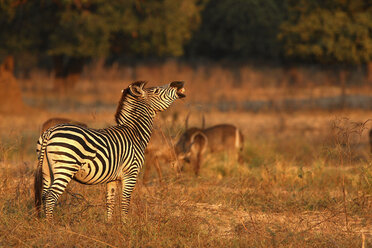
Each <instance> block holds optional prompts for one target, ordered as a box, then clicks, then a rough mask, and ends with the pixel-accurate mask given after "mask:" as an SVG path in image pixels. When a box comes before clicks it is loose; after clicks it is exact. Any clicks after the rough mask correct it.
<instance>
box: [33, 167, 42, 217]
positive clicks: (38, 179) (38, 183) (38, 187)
mask: <svg viewBox="0 0 372 248" xmlns="http://www.w3.org/2000/svg"><path fill="white" fill-rule="evenodd" d="M34 190H35V208H36V214H37V217H40V212H41V204H42V199H41V192H42V190H43V170H42V167H41V166H38V167H37V168H36V171H35V182H34Z"/></svg>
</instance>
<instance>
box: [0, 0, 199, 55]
mask: <svg viewBox="0 0 372 248" xmlns="http://www.w3.org/2000/svg"><path fill="white" fill-rule="evenodd" d="M196 2H197V1H196V0H192V1H189V0H176V1H174V0H163V1H155V0H153V1H146V2H142V1H127V0H120V1H112V2H108V1H104V0H91V1H74V0H64V1H21V2H19V3H18V2H17V3H14V1H10V0H9V1H8V0H6V1H1V3H0V22H1V24H2V29H1V30H0V40H1V41H0V55H1V54H4V56H5V55H7V54H12V55H14V53H16V52H19V53H25V52H30V51H34V52H36V53H38V54H39V55H42V54H46V55H49V56H64V57H66V58H69V57H70V58H71V57H73V58H97V57H107V56H108V55H109V54H110V53H111V54H112V53H114V54H115V53H116V54H118V53H119V54H120V55H128V54H131V55H135V56H137V55H145V56H148V55H155V56H167V55H171V56H180V55H182V54H183V45H184V44H185V42H187V41H188V40H189V39H190V37H191V31H192V30H193V29H195V28H196V27H197V25H198V23H199V19H200V18H199V7H198V6H197V4H196ZM35 13H37V14H35ZM3 27H4V28H3Z"/></svg>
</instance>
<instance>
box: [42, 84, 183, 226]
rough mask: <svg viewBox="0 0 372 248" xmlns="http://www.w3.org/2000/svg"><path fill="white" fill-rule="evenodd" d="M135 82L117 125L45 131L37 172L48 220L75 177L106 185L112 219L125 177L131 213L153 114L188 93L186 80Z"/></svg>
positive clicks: (63, 126) (125, 195)
mask: <svg viewBox="0 0 372 248" xmlns="http://www.w3.org/2000/svg"><path fill="white" fill-rule="evenodd" d="M144 85H145V82H135V83H133V84H131V85H129V87H128V88H127V89H125V90H123V92H122V96H121V99H120V102H119V105H118V108H117V111H116V114H115V118H116V122H117V123H118V125H116V126H113V127H109V128H105V129H91V128H86V127H82V126H78V125H73V124H60V125H57V126H54V127H52V128H50V129H48V130H47V131H46V132H44V133H43V134H42V135H41V137H40V138H39V141H38V146H37V152H38V159H39V163H38V167H37V171H36V174H35V206H36V209H37V211H38V213H39V212H40V208H41V205H42V204H43V206H44V211H45V214H46V217H47V219H48V220H51V219H52V218H53V208H54V206H55V204H56V202H57V200H58V198H59V196H60V195H61V194H62V193H63V192H64V190H65V189H66V187H67V185H68V183H69V182H70V181H71V179H74V180H76V181H78V182H80V183H83V184H102V183H106V184H107V195H106V205H107V220H111V218H112V213H113V209H114V202H115V201H114V198H115V193H116V186H117V182H120V181H121V182H122V199H121V210H122V211H121V214H122V220H124V219H125V216H126V214H127V213H128V208H129V203H130V198H131V193H132V191H133V189H134V186H135V184H136V180H137V176H138V174H139V172H140V170H141V168H142V165H143V162H144V151H145V148H146V146H147V144H148V142H149V140H150V136H151V131H152V126H153V119H154V117H155V115H156V113H157V112H160V111H164V110H166V109H167V108H168V107H169V106H170V105H171V104H172V102H174V101H175V100H176V99H178V98H183V97H185V95H184V94H183V92H184V88H183V82H172V83H170V84H167V85H164V86H160V87H151V88H144Z"/></svg>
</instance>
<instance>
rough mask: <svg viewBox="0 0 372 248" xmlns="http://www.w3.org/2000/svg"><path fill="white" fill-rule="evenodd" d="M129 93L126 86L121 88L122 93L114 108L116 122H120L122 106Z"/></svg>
mask: <svg viewBox="0 0 372 248" xmlns="http://www.w3.org/2000/svg"><path fill="white" fill-rule="evenodd" d="M128 95H129V88H126V89H125V90H123V93H122V94H121V97H120V100H119V103H118V107H117V108H116V113H115V121H116V123H117V124H120V114H121V111H122V110H123V107H124V102H126V98H127V96H128Z"/></svg>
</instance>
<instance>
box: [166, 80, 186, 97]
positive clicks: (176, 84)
mask: <svg viewBox="0 0 372 248" xmlns="http://www.w3.org/2000/svg"><path fill="white" fill-rule="evenodd" d="M183 85H184V82H180V81H176V82H172V83H171V84H170V86H171V87H175V88H177V95H178V97H179V98H184V97H186V95H185V94H184V93H185V88H184V87H183Z"/></svg>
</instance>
